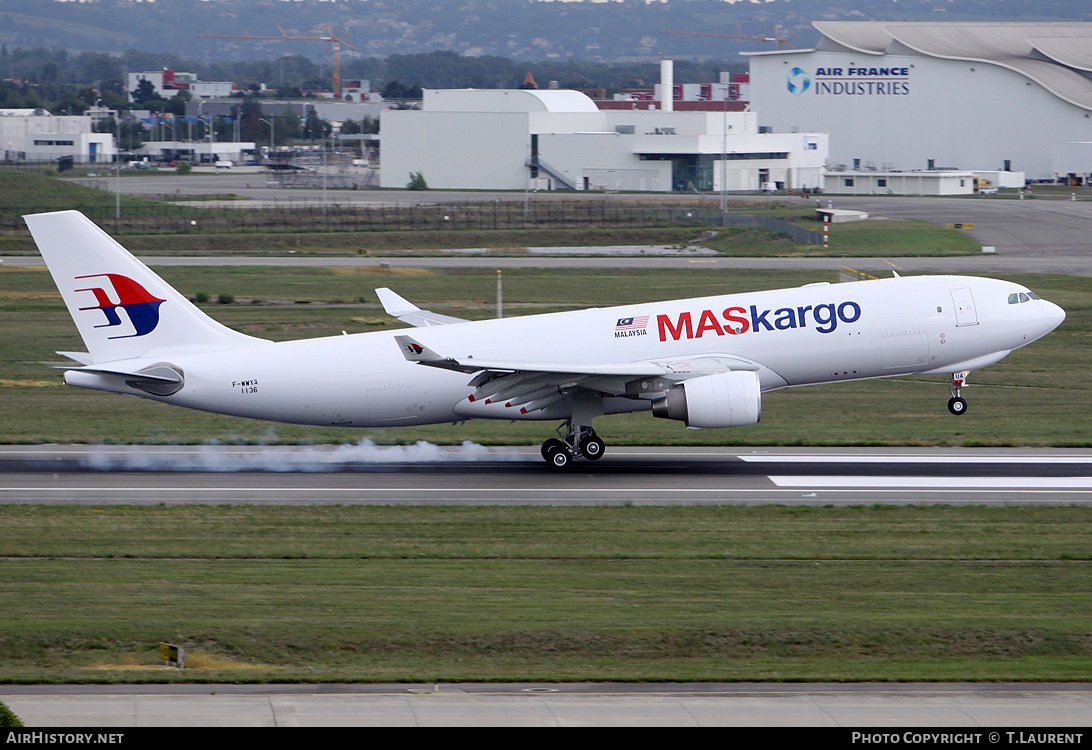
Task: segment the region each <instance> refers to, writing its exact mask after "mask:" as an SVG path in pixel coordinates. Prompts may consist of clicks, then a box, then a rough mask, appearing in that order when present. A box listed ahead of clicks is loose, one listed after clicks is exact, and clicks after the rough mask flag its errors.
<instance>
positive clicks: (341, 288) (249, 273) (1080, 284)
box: [0, 265, 1092, 446]
mask: <svg viewBox="0 0 1092 750" xmlns="http://www.w3.org/2000/svg"><path fill="white" fill-rule="evenodd" d="M161 270H162V273H163V276H164V277H165V278H166V280H167V281H168V282H170V283H172V284H174V285H176V286H177V287H178V288H179V289H180V290H181V291H182V292H183V293H185V294H189V295H194V294H196V293H197V292H198V291H205V292H207V293H209V294H210V295H211V298H212V299H214V300H215V299H216V298H217V296H218V295H220V294H232V295H234V296H235V297H236V299H237V300H239V301H238V302H236V303H235V304H233V305H218V304H216V303H210V304H208V305H205V309H206V310H208V312H209V313H210V314H211V315H212V316H213V317H215V318H217V319H218V320H220V321H222V322H224V323H226V324H228V325H231V326H233V327H235V328H238V329H239V330H242V331H245V332H247V333H250V334H253V335H256V336H261V337H265V338H271V339H275V340H288V339H296V338H305V337H310V336H323V335H339V334H340V333H341V331H342V330H346V331H349V332H350V333H357V332H363V331H373V330H380V329H382V328H394V327H400V325H401V324H399V323H398V322H397V321H394V320H392V319H390V318H388V317H387V316H386V315H385V314H384V313H383V311H382V310H381V309H378V306H377V302H376V301H375V298H374V295H373V292H372V289H374V288H375V287H378V286H390V287H391V288H393V289H394V290H395V291H398V292H399V293H401V294H403V295H404V296H406V297H408V298H410V299H411V300H412V301H414V302H416V303H418V304H420V305H421V306H423V307H429V306H434V305H436V304H437V303H451V304H453V305H454V307H437V308H436V309H437V310H438V311H440V312H445V313H447V314H452V315H457V316H461V317H467V318H472V319H473V318H486V317H492V316H493V314H494V313H493V310H492V309H491V306H490V303H491V302H492V301H493V300H494V299H495V289H496V275H495V273H494V272H493V271H491V270H489V269H483V270H477V271H472V270H458V271H449V270H444V271H438V270H437V271H413V272H412V275H405V272H401V271H397V270H396V269H392V270H389V271H386V272H377V273H372V272H359V273H358V272H345V271H336V270H332V269H271V268H256V267H254V268H229V269H215V268H199V267H179V268H173V267H165V268H162V269H161ZM377 270H379V269H377ZM1011 278H1012V279H1013V280H1015V281H1020V282H1022V283H1025V284H1027V285H1029V287H1030V288H1032V289H1034V290H1035V291H1037V292H1038V293H1039V294H1040V295H1041V296H1043V297H1044V298H1046V299H1050V300H1052V301H1055V302H1057V303H1058V304H1060V305H1061V306H1062V307H1063V308H1065V309H1066V311H1067V313H1068V317H1067V319H1066V321H1065V323H1064V324H1063V325H1062V326H1061V327H1060V328H1059V329H1058V330H1057V331H1055V332H1054V333H1052V334H1051V335H1049V336H1047V337H1046V338H1044V339H1043V340H1041V341H1038V342H1036V343H1034V344H1033V345H1031V346H1029V347H1027V348H1025V349H1020V350H1017V351H1016V352H1014V353H1013V354H1012V355H1010V356H1009V357H1007V358H1006V359H1005V360H1003V361H1002V362H1000V363H998V364H996V365H993V366H991V367H988V368H986V369H983V370H980V371H975V372H974V373H972V375H971V380H970V383H971V386H970V387H969V388H968V389H967V390H966V391H965V395H966V396H967V398H968V399H969V401H970V406H971V408H970V411H969V412H968V414H967V415H966V416H964V417H960V418H959V419H955V418H952V417H950V415H948V413H947V411H946V409H945V408H944V404H945V402H946V401H947V398H948V391H947V387H946V386H945V385H944V382H943V380H944V379H943V378H941V377H934V378H915V379H907V378H895V379H887V380H875V381H864V382H860V383H842V384H837V385H829V386H816V387H811V388H798V389H790V390H786V391H779V392H773V393H768V394H765V395H764V397H763V418H762V422H761V423H760V424H758V425H754V426H751V427H746V428H740V429H737V430H687V429H685V428H684V427H683V426H682V425H681V424H680V423H678V422H674V421H670V420H659V419H653V418H652V417H651V416H650V415H648V414H634V415H619V416H612V417H607V418H603V419H600V420H597V423H596V429H597V430H598V431H599V432H600V434H601V435H602V436H603V438H604V440H606V442H607V443H608V445H611V444H614V445H624V444H637V445H640V444H714V445H1054V446H1067V445H1068V446H1079V445H1084V446H1087V445H1092V428H1090V427H1089V425H1092V395H1090V394H1092V338H1090V337H1089V336H1088V331H1090V330H1092V294H1090V292H1092V279H1089V278H1086V277H1069V276H1027V275H1016V276H1012V277H1011ZM832 280H834V279H833V275H832V274H829V273H817V272H816V273H813V272H803V271H744V270H733V271H720V270H714V269H707V268H701V267H698V268H695V269H693V270H690V269H687V270H678V271H659V270H656V271H653V270H639V271H625V270H606V269H600V270H597V271H596V272H595V273H594V274H587V273H581V272H579V271H550V270H541V269H539V270H523V271H513V272H509V273H506V274H505V277H504V284H505V285H504V290H505V302H506V306H507V307H506V309H508V310H509V312H511V313H516V314H524V313H527V312H532V311H533V312H539V311H546V310H550V309H562V308H561V307H560V306H572V307H584V306H587V305H589V304H596V305H608V304H625V303H631V302H644V301H648V300H656V299H671V298H685V297H693V296H701V295H706V294H723V293H728V292H733V291H745V290H750V289H772V288H780V287H786V286H794V285H798V284H803V283H808V282H813V281H832ZM362 296H363V297H364V298H366V299H368V300H371V301H372V302H371V306H370V307H365V306H363V305H361V304H359V303H357V302H356V300H357V299H358V298H359V297H362ZM251 299H258V300H260V301H268V300H280V301H281V302H282V304H264V303H263V304H250V303H249V302H250V300H251ZM297 301H308V302H310V304H306V305H301V304H296V302H297ZM520 305H542V307H520ZM551 306H554V307H551ZM564 309H571V307H568V308H564ZM82 349H83V347H82V344H81V342H80V340H79V337H78V335H77V333H76V330H75V327H74V326H73V325H72V323H71V320H70V318H69V316H68V313H67V312H66V311H65V310H64V308H63V305H62V304H61V302H60V300H59V299H58V298H57V292H56V290H55V288H54V287H53V284H52V281H51V279H50V277H49V274H48V273H46V272H45V271H44V270H42V269H37V270H28V269H19V268H17V267H14V266H10V265H5V266H2V267H0V442H7V443H37V442H91V443H96V442H106V441H112V442H137V443H174V442H182V443H201V442H206V441H210V440H219V441H224V442H286V443H295V442H351V441H356V440H360V439H362V438H365V437H368V438H370V439H372V440H375V441H377V442H410V443H412V442H415V441H417V440H428V441H432V442H437V443H456V444H457V443H461V442H462V441H464V440H474V441H478V442H482V443H486V444H503V443H517V444H528V443H531V444H533V443H539V442H541V441H542V440H544V439H545V438H547V437H550V436H552V434H553V429H554V427H555V425H554V424H553V423H547V422H521V423H516V424H510V423H507V422H480V421H479V422H470V423H468V424H465V425H460V426H453V425H436V426H430V427H418V428H402V429H393V430H380V429H375V430H371V429H369V430H347V429H337V428H332V427H331V428H321V427H307V426H299V425H277V424H271V423H267V422H258V421H253V420H245V419H238V418H233V417H223V416H218V415H212V414H204V413H201V412H195V411H190V410H186V409H179V408H177V407H171V406H167V405H164V404H158V403H154V402H150V401H143V400H138V399H131V398H125V397H122V396H116V395H112V394H105V393H98V392H93V391H85V390H80V389H73V388H64V387H62V386H61V374H60V372H59V371H57V370H52V369H50V367H49V365H48V364H47V363H51V362H58V361H59V360H60V359H61V358H60V357H58V356H57V355H55V354H54V352H55V351H81V350H82Z"/></svg>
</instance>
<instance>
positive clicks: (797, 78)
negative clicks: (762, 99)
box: [785, 67, 910, 96]
mask: <svg viewBox="0 0 1092 750" xmlns="http://www.w3.org/2000/svg"><path fill="white" fill-rule="evenodd" d="M785 87H786V88H787V89H788V90H789V93H790V94H793V95H794V96H800V95H801V94H804V93H807V92H811V93H813V94H815V95H816V96H905V95H907V94H909V93H910V68H899V67H896V68H857V67H852V68H816V69H815V74H814V75H813V74H811V73H809V72H808V71H806V70H804V69H803V68H793V69H792V70H790V71H789V75H788V78H787V79H786V81H785Z"/></svg>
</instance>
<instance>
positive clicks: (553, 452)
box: [542, 421, 607, 471]
mask: <svg viewBox="0 0 1092 750" xmlns="http://www.w3.org/2000/svg"><path fill="white" fill-rule="evenodd" d="M564 426H565V428H566V434H565V437H564V439H558V438H550V439H549V440H547V441H546V442H544V443H543V444H542V457H543V458H544V459H546V463H548V464H549V465H550V467H551V468H554V469H557V470H559V471H560V470H564V469H568V468H570V467H571V466H572V464H573V461H575V460H576V458H577V457H578V456H579V457H582V458H586V459H588V460H589V461H598V460H599V459H600V458H602V457H603V453H604V451H606V449H607V446H606V444H605V443H604V442H603V441H602V439H600V437H599V436H598V435H596V434H595V430H593V429H592V428H591V426H590V425H574V424H573V423H572V421H568V422H566V423H565V425H564ZM558 432H559V433H560V428H559V429H558Z"/></svg>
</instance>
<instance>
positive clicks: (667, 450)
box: [0, 442, 1092, 505]
mask: <svg viewBox="0 0 1092 750" xmlns="http://www.w3.org/2000/svg"><path fill="white" fill-rule="evenodd" d="M0 503H4V504H16V503H18V504H81V505H102V504H114V503H124V504H132V505H156V504H160V503H167V504H177V505H186V504H226V505H233V504H257V505H696V504H739V505H755V504H765V503H787V504H800V505H851V504H871V503H888V504H938V503H945V504H983V505H989V504H1005V505H1019V504H1055V505H1088V504H1092V450H1089V449H1028V448H1019V449H1016V448H1011V449H1010V448H993V449H970V448H900V449H888V448H874V449H847V448H746V449H740V448H731V447H714V448H707V447H639V448H638V447H609V448H608V451H607V455H606V456H605V457H604V458H603V459H601V460H600V461H597V462H589V461H582V462H579V463H578V464H576V467H575V469H573V470H572V471H568V472H561V473H559V472H556V471H554V470H551V469H550V468H549V467H548V466H547V465H546V464H545V463H544V462H543V461H542V459H541V457H540V455H539V451H538V448H537V447H534V446H520V447H511V446H509V447H505V446H500V447H487V446H480V445H474V444H465V445H462V446H446V447H445V446H435V445H430V444H418V445H414V446H376V445H372V444H370V443H367V442H362V443H357V444H346V445H341V446H222V445H215V446H212V445H205V446H72V445H70V446H3V447H0Z"/></svg>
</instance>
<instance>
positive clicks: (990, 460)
mask: <svg viewBox="0 0 1092 750" xmlns="http://www.w3.org/2000/svg"><path fill="white" fill-rule="evenodd" d="M737 458H739V460H741V461H746V462H748V463H800V464H818V463H854V464H884V463H890V464H977V463H982V464H1092V456H883V455H879V456H863V455H860V454H856V453H845V454H833V453H831V454H826V455H817V456H801V455H739V456H737Z"/></svg>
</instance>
